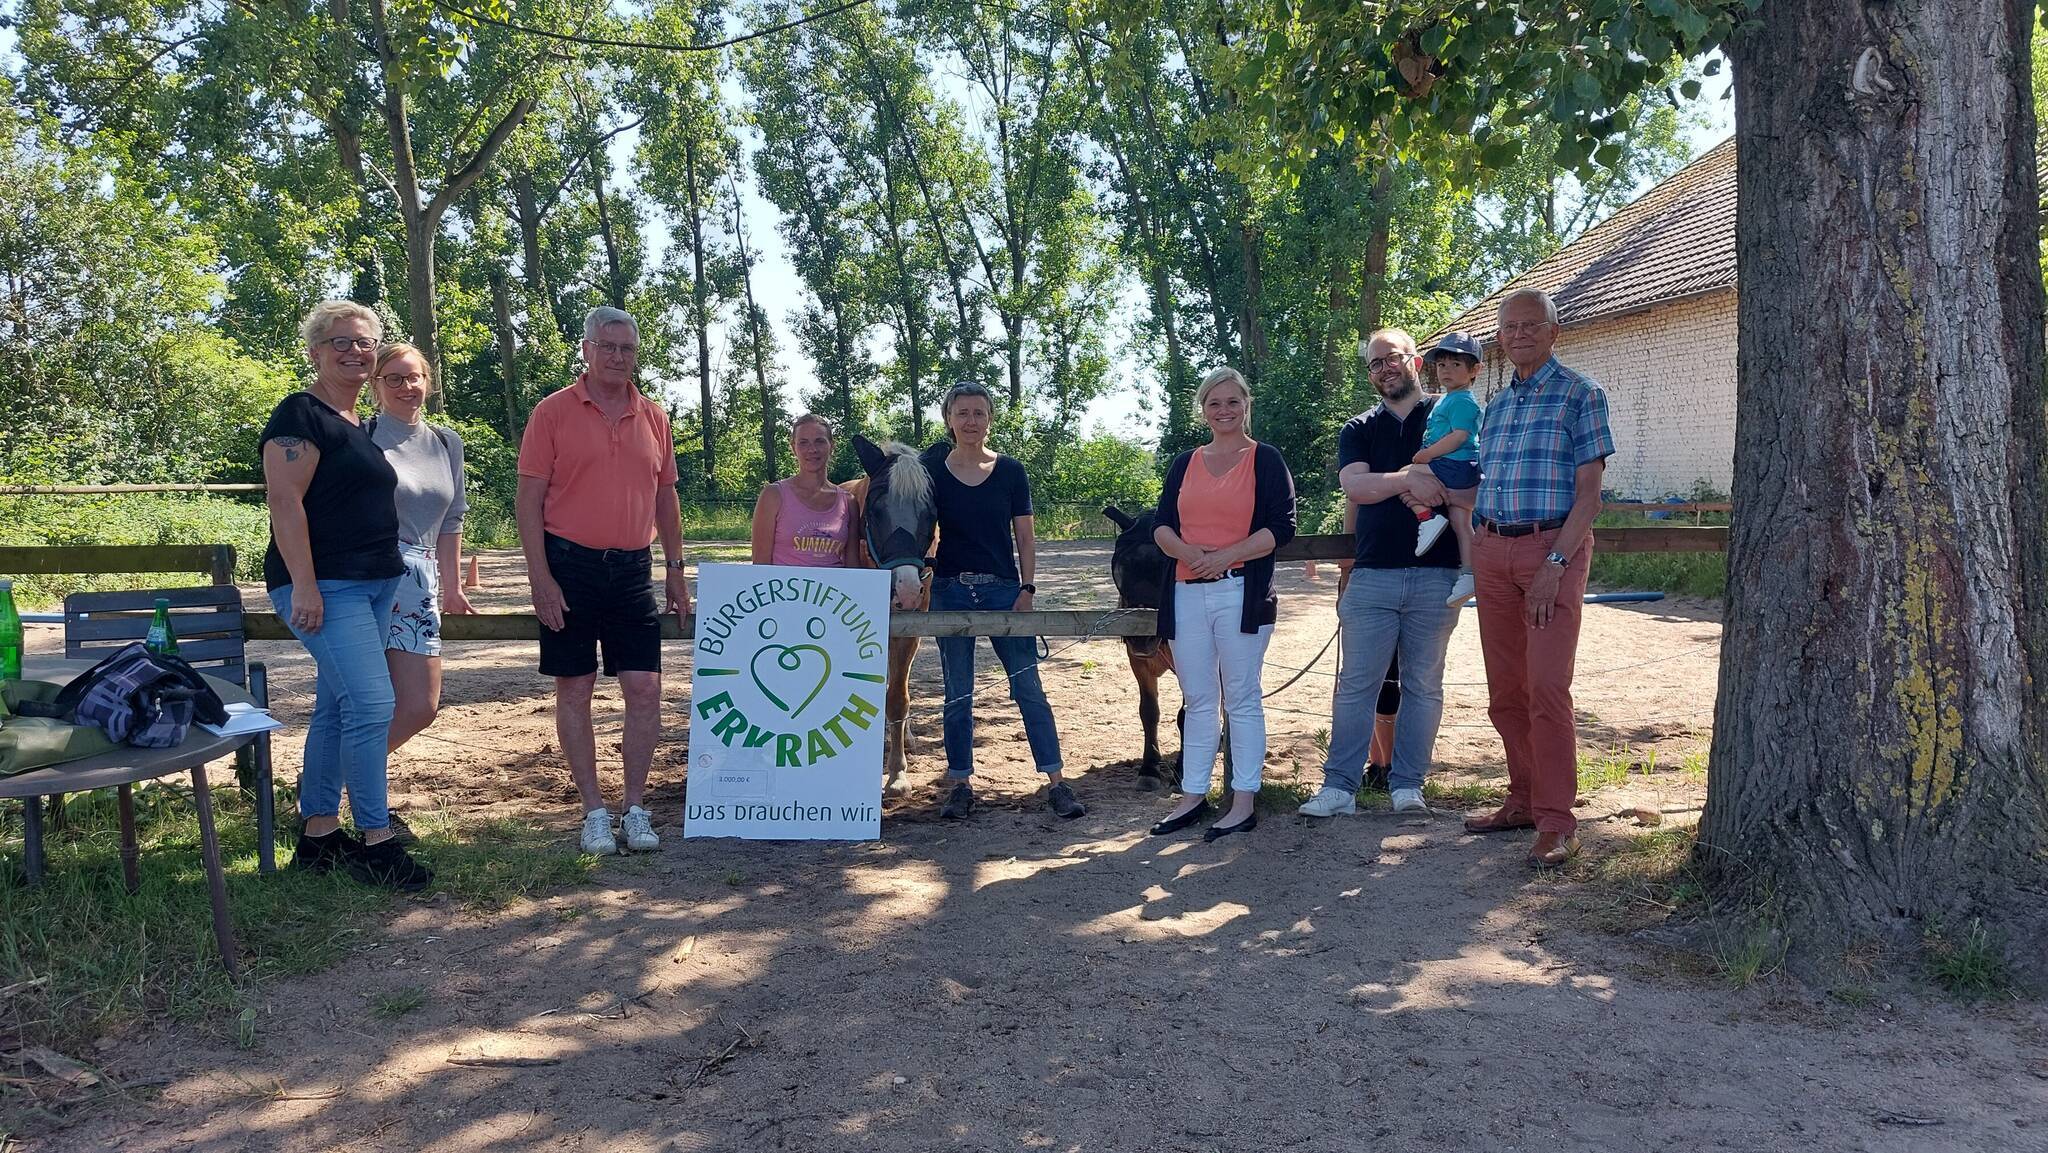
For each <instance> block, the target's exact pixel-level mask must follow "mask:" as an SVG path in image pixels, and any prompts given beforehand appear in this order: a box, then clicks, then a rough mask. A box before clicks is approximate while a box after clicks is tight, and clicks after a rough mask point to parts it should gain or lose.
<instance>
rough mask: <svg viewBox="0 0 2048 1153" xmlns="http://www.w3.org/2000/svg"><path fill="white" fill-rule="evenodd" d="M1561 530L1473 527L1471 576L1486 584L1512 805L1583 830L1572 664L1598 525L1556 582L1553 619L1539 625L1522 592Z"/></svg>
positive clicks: (1495, 707) (1494, 685)
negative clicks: (1577, 809)
mask: <svg viewBox="0 0 2048 1153" xmlns="http://www.w3.org/2000/svg"><path fill="white" fill-rule="evenodd" d="M1556 540H1557V531H1556V530H1554V529H1553V530H1551V531H1550V532H1539V533H1531V534H1530V535H1528V536H1518V537H1504V536H1496V535H1494V534H1493V533H1491V532H1488V531H1487V530H1485V529H1484V528H1481V529H1476V530H1475V531H1474V532H1473V534H1472V579H1473V582H1474V584H1475V586H1476V588H1477V590H1478V594H1479V649H1480V652H1481V653H1482V654H1484V655H1485V658H1486V692H1487V697H1488V700H1489V703H1490V707H1489V708H1488V710H1487V711H1488V714H1489V715H1490V716H1491V717H1492V718H1493V727H1494V728H1495V729H1496V730H1498V731H1499V732H1500V739H1501V744H1502V745H1504V746H1505V747H1506V749H1507V754H1508V805H1507V807H1508V808H1509V809H1511V810H1514V811H1516V812H1522V813H1527V814H1529V815H1530V816H1532V817H1533V818H1535V821H1536V828H1537V831H1539V832H1544V833H1566V834H1569V833H1571V832H1573V831H1574V830H1576V829H1577V828H1578V825H1579V820H1578V818H1577V817H1575V816H1573V815H1572V801H1573V800H1574V799H1575V798H1576V795H1577V793H1578V787H1579V732H1578V727H1577V725H1576V724H1575V723H1574V721H1573V718H1572V668H1573V665H1574V663H1575V662H1576V660H1577V657H1578V649H1579V618H1580V617H1581V616H1583V615H1584V612H1585V603H1584V598H1585V595H1586V570H1587V569H1588V568H1590V567H1591V565H1592V563H1593V535H1592V534H1591V533H1588V534H1586V540H1585V543H1584V544H1581V545H1580V546H1579V548H1578V551H1577V552H1576V553H1575V554H1573V556H1572V558H1571V561H1570V563H1569V564H1567V565H1566V566H1565V570H1564V574H1563V577H1562V579H1561V580H1559V581H1558V584H1557V604H1556V608H1555V610H1554V612H1553V613H1552V615H1551V618H1550V623H1549V624H1547V625H1545V626H1544V627H1543V628H1540V629H1539V628H1535V627H1534V626H1532V625H1530V624H1529V623H1528V618H1527V617H1526V616H1524V615H1523V597H1524V595H1525V594H1526V593H1527V592H1528V589H1529V586H1530V584H1531V583H1532V582H1533V581H1534V580H1535V577H1536V572H1537V570H1538V569H1539V568H1540V567H1542V566H1543V565H1544V564H1545V563H1546V562H1545V561H1544V559H1543V558H1544V557H1545V556H1547V555H1548V554H1549V553H1550V550H1551V548H1552V546H1553V544H1554V542H1555V541H1556Z"/></svg>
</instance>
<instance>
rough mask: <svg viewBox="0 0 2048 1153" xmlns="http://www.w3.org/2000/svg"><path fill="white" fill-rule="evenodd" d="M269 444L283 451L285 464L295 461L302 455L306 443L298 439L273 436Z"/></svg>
mask: <svg viewBox="0 0 2048 1153" xmlns="http://www.w3.org/2000/svg"><path fill="white" fill-rule="evenodd" d="M270 443H272V444H274V445H276V446H277V447H279V448H281V449H283V450H284V459H285V461H286V462H287V463H289V462H291V461H295V460H297V459H299V457H300V456H302V455H304V448H305V444H306V442H305V440H304V439H302V438H300V437H296V436H274V437H271V438H270Z"/></svg>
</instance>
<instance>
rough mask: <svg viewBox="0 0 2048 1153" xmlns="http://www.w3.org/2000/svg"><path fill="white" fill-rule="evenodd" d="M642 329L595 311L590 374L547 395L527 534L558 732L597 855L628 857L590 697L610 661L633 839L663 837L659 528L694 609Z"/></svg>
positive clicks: (645, 843) (627, 824)
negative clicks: (608, 804)
mask: <svg viewBox="0 0 2048 1153" xmlns="http://www.w3.org/2000/svg"><path fill="white" fill-rule="evenodd" d="M639 357H640V326H639V325H638V324H636V323H634V320H633V318H632V317H631V316H629V315H627V314H626V313H624V312H622V311H620V310H619V309H616V308H594V309H591V310H590V315H588V316H586V317H584V319H583V365H584V368H583V374H582V375H581V376H578V377H577V378H576V383H574V384H572V385H570V386H569V387H567V388H565V389H562V390H561V391H560V392H557V393H554V394H553V395H551V396H549V397H548V398H547V399H546V400H543V401H541V402H540V404H538V405H536V406H535V407H534V410H533V415H532V416H531V417H530V418H528V420H527V422H526V436H525V439H523V440H522V441H521V442H520V444H519V496H518V502H517V506H516V508H517V515H518V520H519V540H520V544H521V546H522V547H523V548H524V549H525V552H526V571H527V574H528V576H527V579H528V580H529V582H530V583H531V584H532V586H533V614H534V615H535V616H537V617H539V618H540V625H541V630H540V671H541V673H542V675H544V676H551V677H553V678H555V736H556V737H557V739H559V740H560V742H561V746H562V756H563V757H564V758H566V759H567V760H568V762H569V775H570V776H571V777H573V778H575V781H576V791H577V792H578V793H580V794H581V795H582V798H583V851H584V852H586V853H615V852H617V851H618V836H617V834H616V833H614V831H613V829H612V816H611V811H610V810H609V809H607V808H605V804H604V792H603V790H602V789H601V788H600V787H599V786H598V781H597V739H596V736H595V735H594V734H593V733H592V731H591V727H590V693H591V690H592V689H593V688H594V687H595V686H596V684H597V667H598V665H597V657H598V650H599V648H600V647H602V649H603V651H604V671H605V672H606V673H607V674H609V675H612V676H616V677H618V678H619V691H620V693H621V694H622V695H623V696H624V697H625V698H626V726H625V734H624V736H623V738H622V739H621V740H620V742H619V757H620V760H622V761H623V762H625V764H624V768H625V777H626V795H625V813H624V816H623V818H622V819H621V821H620V824H621V826H622V831H623V832H624V833H625V838H626V847H627V848H629V849H632V850H634V851H636V852H644V851H648V850H652V849H658V848H660V847H661V838H660V837H658V836H656V835H655V832H654V821H653V818H652V817H651V816H649V814H648V812H647V810H646V809H644V808H642V807H641V804H640V801H641V798H642V796H643V794H644V793H645V791H646V788H647V769H648V766H649V765H651V764H652V763H653V761H654V744H655V741H656V740H657V739H659V738H660V736H661V620H660V616H659V611H658V609H657V607H656V604H655V600H654V582H653V579H652V577H651V576H650V572H651V569H652V567H653V563H654V558H653V556H652V555H651V553H650V552H649V549H648V544H649V542H651V541H652V540H653V539H654V537H655V536H656V534H657V533H658V534H659V535H660V537H661V553H662V558H663V561H664V563H665V564H666V566H667V568H666V571H665V581H664V583H665V584H666V586H667V593H668V597H667V599H668V610H669V611H670V612H676V613H685V614H687V613H688V612H689V611H690V586H689V583H688V582H687V581H685V580H684V579H683V518H682V509H681V507H680V506H679V505H678V504H677V502H676V454H675V446H674V443H673V442H672V441H671V440H670V439H669V428H668V414H667V413H665V412H663V411H662V410H661V406H660V405H658V404H655V403H654V402H653V401H651V400H649V399H647V398H646V397H644V396H642V395H640V391H639V390H638V389H637V388H635V387H634V385H633V373H634V370H635V369H636V368H637V367H638V365H639Z"/></svg>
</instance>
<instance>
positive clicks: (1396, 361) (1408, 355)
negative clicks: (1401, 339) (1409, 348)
mask: <svg viewBox="0 0 2048 1153" xmlns="http://www.w3.org/2000/svg"><path fill="white" fill-rule="evenodd" d="M1414 356H1415V354H1414V353H1412V352H1390V353H1388V354H1386V355H1385V356H1380V357H1374V358H1373V359H1371V360H1368V361H1366V362H1365V371H1366V372H1368V373H1373V372H1381V371H1384V370H1386V369H1389V368H1399V367H1401V366H1402V365H1403V364H1406V363H1407V362H1408V361H1409V360H1411V359H1413V358H1414Z"/></svg>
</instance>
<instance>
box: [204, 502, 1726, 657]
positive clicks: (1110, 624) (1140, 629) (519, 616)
mask: <svg viewBox="0 0 2048 1153" xmlns="http://www.w3.org/2000/svg"><path fill="white" fill-rule="evenodd" d="M1593 536H1594V549H1595V551H1596V552H1717V551H1720V550H1721V549H1724V548H1726V547H1727V543H1728V530H1727V529H1725V528H1596V529H1594V530H1593ZM1351 555H1352V540H1351V537H1349V536H1345V535H1335V534H1332V535H1325V536H1299V537H1296V538H1294V539H1293V540H1291V541H1289V542H1288V543H1287V545H1286V546H1285V547H1283V548H1281V549H1280V551H1279V552H1278V553H1276V554H1275V559H1277V560H1280V561H1309V560H1318V561H1338V560H1348V559H1350V557H1351ZM1103 577H1104V579H1105V580H1106V579H1107V578H1108V574H1107V573H1104V574H1103ZM242 619H243V627H244V628H245V629H246V630H247V632H248V636H249V639H251V640H273V641H275V640H290V639H291V633H290V632H289V631H288V630H287V629H286V628H285V627H284V624H283V622H281V621H279V620H278V619H277V617H276V616H275V615H274V614H271V613H248V614H246V615H245V616H244V617H243V618H242ZM1157 631H1158V623H1157V621H1156V620H1155V618H1154V614H1153V612H1152V610H1151V609H1038V610H1036V611H1033V612H1028V613H993V612H926V613H894V614H891V616H890V618H889V635H890V636H896V637H960V636H979V637H990V636H998V637H1000V636H1030V637H1126V636H1128V637H1149V636H1151V635H1153V634H1154V633H1155V632H1157ZM661 635H662V636H663V637H664V638H665V639H667V640H687V639H689V638H690V637H692V636H694V635H696V621H695V618H693V617H677V616H675V615H674V614H667V615H664V616H663V617H662V618H661ZM539 636H540V624H539V622H538V621H536V620H535V619H534V617H533V614H532V613H528V612H516V613H476V614H471V615H465V616H450V617H444V618H442V621H441V638H442V639H443V640H447V641H530V640H536V639H538V638H539Z"/></svg>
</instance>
